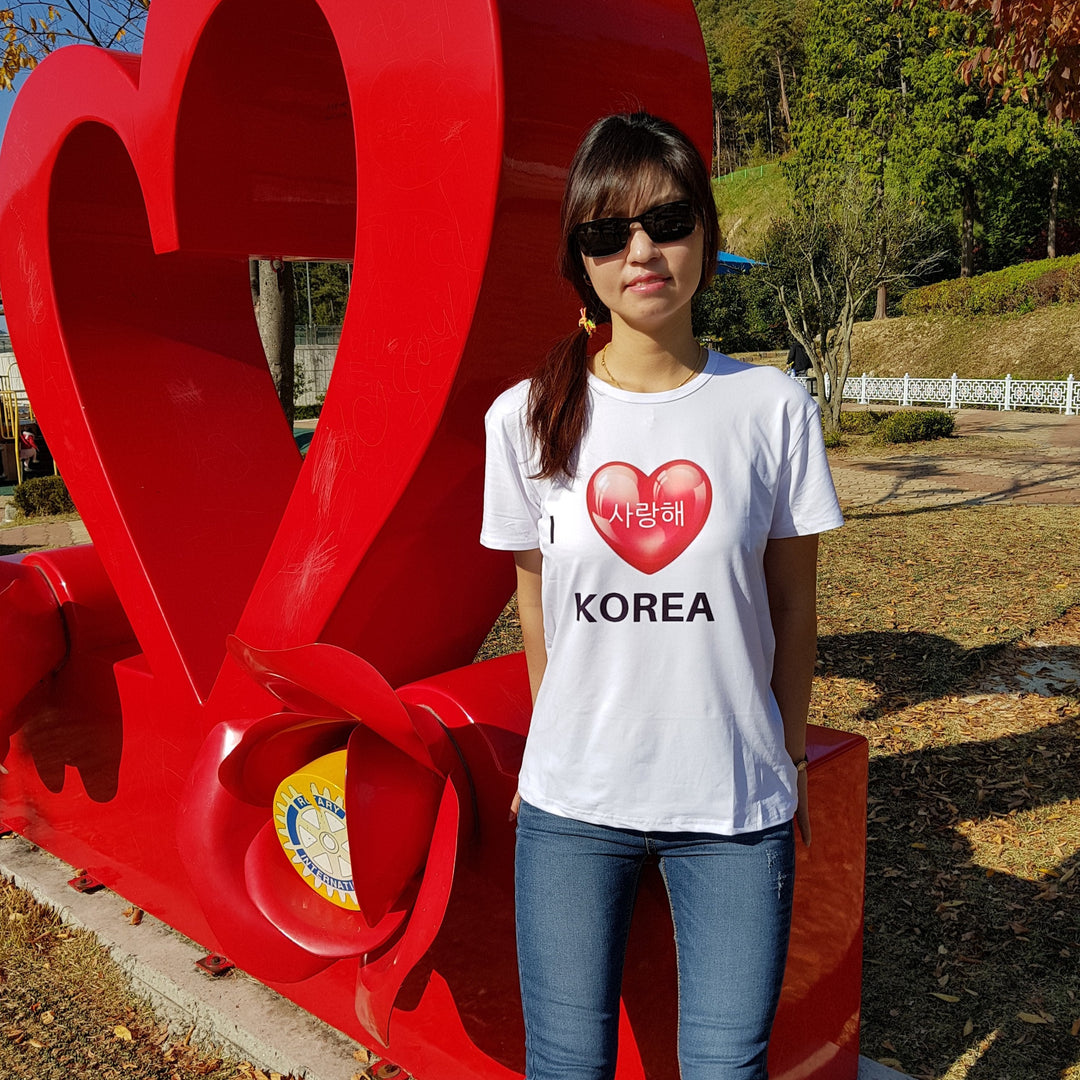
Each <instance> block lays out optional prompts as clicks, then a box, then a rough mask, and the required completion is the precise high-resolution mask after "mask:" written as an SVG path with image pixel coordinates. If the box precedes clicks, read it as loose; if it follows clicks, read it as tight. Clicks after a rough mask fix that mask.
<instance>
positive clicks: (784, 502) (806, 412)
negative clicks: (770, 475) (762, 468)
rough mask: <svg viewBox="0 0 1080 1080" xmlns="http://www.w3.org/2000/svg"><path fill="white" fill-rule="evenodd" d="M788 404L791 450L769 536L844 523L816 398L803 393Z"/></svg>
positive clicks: (808, 532) (801, 533)
mask: <svg viewBox="0 0 1080 1080" xmlns="http://www.w3.org/2000/svg"><path fill="white" fill-rule="evenodd" d="M788 407H789V409H790V410H791V418H790V422H789V424H788V427H787V431H788V447H787V450H788V452H787V458H786V461H785V463H784V465H783V467H782V468H781V471H780V479H779V483H778V484H777V489H776V501H775V503H774V505H773V518H772V525H771V527H770V529H769V538H770V539H780V538H783V537H786V536H809V535H812V534H813V533H820V532H827V531H828V530H829V529H836V528H839V526H841V525H843V523H844V517H843V515H842V514H841V513H840V504H839V502H838V501H837V498H836V489H835V488H834V487H833V481H832V473H831V472H830V471H829V459H828V457H827V456H826V454H825V438H824V435H823V433H822V430H821V412H820V410H819V409H818V406H817V402H815V401H814V400H813V398H811V397H809V396H808V395H806V394H805V393H803V394H800V395H799V399H793V400H791V402H790V404H789V406H788Z"/></svg>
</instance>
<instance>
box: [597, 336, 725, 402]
mask: <svg viewBox="0 0 1080 1080" xmlns="http://www.w3.org/2000/svg"><path fill="white" fill-rule="evenodd" d="M716 355H717V354H716V353H714V352H713V351H712V350H711V349H710V350H709V353H708V356H707V357H706V358H705V366H704V367H703V368H702V369H701V371H699V372H698V373H697V374H696V375H695V376H694V377H693V378H692V379H690V381H689V382H686V383H684V384H683V385H682V386H676V387H674V388H672V389H671V390H658V391H656V392H655V393H647V392H644V393H639V392H638V391H636V390H624V389H622V388H621V387H618V386H612V385H611V383H609V382H607V381H606V380H604V379H601V378H600V376H599V375H596V374H594V373H593V372H591V371H590V372H589V389H590V390H592V391H593V392H594V393H597V394H602V395H604V396H605V397H610V398H614V399H615V400H616V401H625V402H627V403H629V404H632V405H658V404H660V403H662V402H665V401H677V400H678V399H679V398H684V397H686V396H687V395H689V394H693V393H694V392H695V391H697V390H700V389H701V387H703V386H705V384H706V383H708V382H709V380H710V379H711V378H712V376H713V372H712V370H711V369H712V367H713V363H714V360H715V357H716Z"/></svg>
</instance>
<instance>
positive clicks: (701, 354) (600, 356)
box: [596, 342, 709, 390]
mask: <svg viewBox="0 0 1080 1080" xmlns="http://www.w3.org/2000/svg"><path fill="white" fill-rule="evenodd" d="M610 344H611V342H608V345H610ZM607 351H608V347H607V345H605V346H604V347H603V348H602V349H601V350H600V352H598V353H597V354H596V358H597V360H599V361H600V366H601V367H602V368H603V369H604V374H605V375H606V376H607V377H608V380H609V381H610V382H611V385H612V386H614V387H615V388H616V389H618V390H622V389H623V385H622V383H621V382H619V380H618V379H616V378H615V376H614V375H612V374H611V369H610V368H609V367H608V366H607V360H605V359H604V353H606V352H607ZM708 355H709V354H708V352H707V351H706V349H705V346H704V345H699V346H698V355H697V362H696V363H695V365H694V366H693V367H692V368H691V369H690V374H689V375H687V376H686V378H685V379H683V381H682V382H681V383H679V385H678V386H673V387H672V388H671V389H672V390H680V389H682V387H684V386H685V385H686V384H687V383H688V382H689V381H690V380H691V379H692V378H693V377H694V376H695V375H698V374H700V373H701V370H702V368H704V367H705V362H704V361H705V359H706V358H707V357H708Z"/></svg>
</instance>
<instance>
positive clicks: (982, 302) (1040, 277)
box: [900, 255, 1080, 315]
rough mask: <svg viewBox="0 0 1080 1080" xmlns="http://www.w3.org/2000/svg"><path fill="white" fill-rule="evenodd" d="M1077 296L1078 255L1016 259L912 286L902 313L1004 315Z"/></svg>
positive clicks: (1079, 296) (1079, 294) (1079, 279)
mask: <svg viewBox="0 0 1080 1080" xmlns="http://www.w3.org/2000/svg"><path fill="white" fill-rule="evenodd" d="M1078 299H1080V256H1077V255H1073V256H1071V257H1070V258H1067V259H1042V260H1040V261H1038V262H1030V263H1017V264H1016V265H1015V266H1007V267H1006V268H1005V269H1004V270H995V271H994V272H993V273H990V274H979V275H978V276H977V277H972V278H953V280H951V281H939V282H938V283H937V284H935V285H925V286H923V287H922V288H921V289H912V290H911V292H909V293H908V294H907V295H906V296H905V297H904V299H903V301H902V303H901V305H900V307H901V310H902V311H903V313H904V314H905V315H1008V314H1022V313H1024V312H1028V311H1034V310H1035V308H1037V307H1045V306H1046V305H1048V304H1058V303H1070V302H1072V301H1075V300H1078Z"/></svg>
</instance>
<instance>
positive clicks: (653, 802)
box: [481, 353, 843, 835]
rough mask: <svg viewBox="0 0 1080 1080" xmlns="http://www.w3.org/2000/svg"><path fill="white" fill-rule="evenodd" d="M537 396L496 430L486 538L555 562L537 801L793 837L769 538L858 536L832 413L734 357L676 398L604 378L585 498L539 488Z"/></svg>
mask: <svg viewBox="0 0 1080 1080" xmlns="http://www.w3.org/2000/svg"><path fill="white" fill-rule="evenodd" d="M528 391H529V384H528V383H527V382H521V383H518V384H517V385H516V386H514V387H512V388H511V389H509V390H507V391H506V392H505V393H503V394H502V395H500V396H499V398H498V399H497V400H496V401H495V403H494V404H493V405H492V406H491V409H490V410H489V411H488V414H487V438H488V449H487V473H486V479H485V488H484V524H483V531H482V534H481V543H483V544H484V545H485V546H486V547H491V548H500V549H505V550H510V551H525V550H529V549H531V548H536V547H539V548H540V550H541V552H542V554H543V577H542V602H543V610H544V635H545V638H546V642H547V653H548V663H547V670H546V672H545V675H544V679H543V682H542V684H541V686H540V691H539V694H538V696H537V700H536V705H535V708H534V709H533V716H532V724H531V727H530V730H529V735H528V739H527V741H526V746H525V757H524V761H523V763H522V768H521V774H520V777H519V783H518V788H519V791H520V793H521V797H522V798H523V799H525V800H526V801H527V802H529V803H532V804H533V805H534V806H538V807H540V808H541V809H543V810H547V811H548V812H549V813H553V814H559V815H562V816H564V817H572V818H577V819H579V820H582V821H589V822H593V823H595V824H599V825H615V826H620V827H623V828H631V829H640V830H655V831H661V830H663V831H679V832H712V833H721V834H725V835H731V834H736V833H741V832H752V831H756V830H759V829H764V828H768V827H770V826H772V825H777V824H780V823H782V822H784V821H787V820H789V819H790V818H791V817H792V815H793V814H794V812H795V804H796V796H795V786H796V781H797V774H796V771H795V768H794V766H793V765H792V763H791V758H790V757H789V756H788V754H787V752H786V751H785V749H784V729H783V723H782V721H781V718H780V711H779V709H778V708H777V705H776V700H775V698H774V697H773V694H772V691H771V689H770V686H769V683H770V680H771V676H772V664H773V647H774V639H773V631H772V623H771V620H770V617H769V604H768V596H767V593H766V587H765V575H764V570H763V566H762V557H763V555H764V552H765V544H766V542H767V541H768V540H769V539H770V538H774V537H786V536H799V535H807V534H812V533H818V532H822V531H824V530H826V529H832V528H835V527H837V526H838V525H840V524H842V521H843V519H842V517H841V515H840V508H839V506H838V504H837V501H836V493H835V491H834V490H833V485H832V477H831V476H830V474H829V466H828V462H827V460H826V457H825V447H824V442H823V439H822V434H821V422H820V420H819V416H818V408H817V405H816V404H815V403H814V401H813V400H812V399H811V398H810V397H808V396H807V394H806V392H805V391H804V390H803V389H802V388H801V387H800V386H798V385H797V384H796V383H794V382H792V380H791V379H788V378H786V377H785V376H784V375H783V373H782V372H780V371H778V370H776V369H775V368H769V367H755V366H753V365H750V364H743V363H740V362H738V361H736V360H732V359H731V358H730V357H727V356H723V355H720V354H718V353H710V354H709V359H708V363H707V365H706V367H705V370H704V371H703V372H702V373H701V374H700V375H698V376H697V377H696V378H694V379H691V381H690V382H689V383H687V384H686V385H685V386H682V387H679V388H678V389H675V390H668V391H665V392H663V393H659V394H637V393H631V392H629V391H625V390H618V389H616V388H615V387H612V386H609V385H608V384H607V383H605V382H603V381H602V380H600V379H598V378H597V377H595V376H592V375H590V377H589V423H588V428H587V431H586V434H585V437H584V439H583V440H582V443H581V447H580V450H579V457H578V469H577V476H576V478H575V479H574V481H573V482H569V481H566V480H564V479H557V480H534V479H530V477H531V476H532V475H533V474H535V473H536V471H537V457H536V455H535V453H534V452H533V450H532V445H531V438H530V436H529V434H528V432H527V427H526V409H527V405H526V401H527V397H528Z"/></svg>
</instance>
